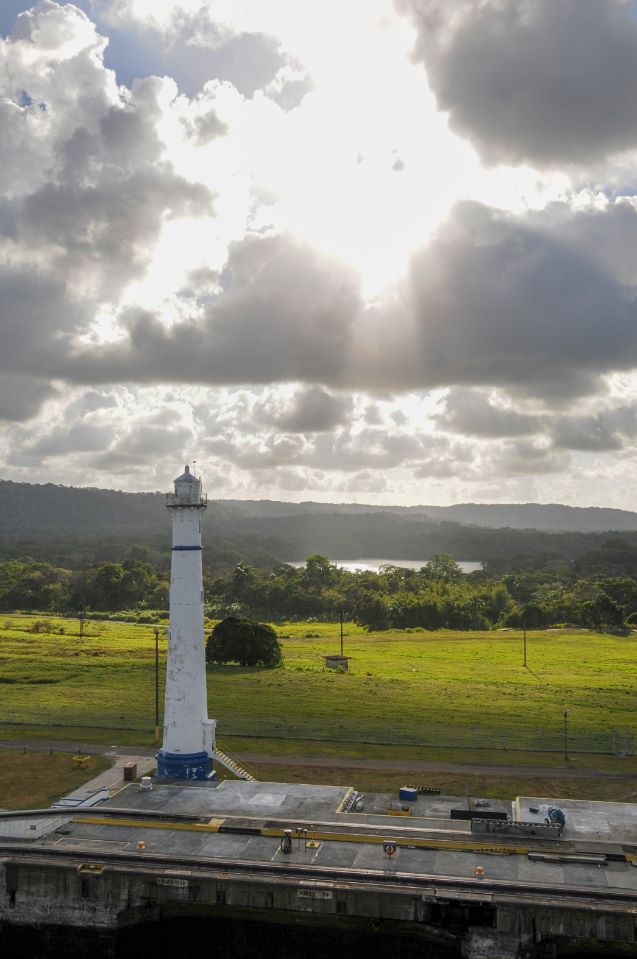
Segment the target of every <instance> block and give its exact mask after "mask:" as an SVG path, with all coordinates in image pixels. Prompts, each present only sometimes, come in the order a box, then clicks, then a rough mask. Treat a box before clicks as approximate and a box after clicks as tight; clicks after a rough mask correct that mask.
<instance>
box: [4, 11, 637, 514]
mask: <svg viewBox="0 0 637 959" xmlns="http://www.w3.org/2000/svg"><path fill="white" fill-rule="evenodd" d="M572 2H573V0H563V6H564V7H567V6H570V5H571V4H572ZM76 3H77V5H79V6H81V7H82V9H83V10H84V12H85V13H86V15H87V16H84V15H83V14H80V13H79V11H78V9H77V6H76V5H75V4H66V5H64V4H62V5H59V6H58V5H56V4H55V3H47V4H44V5H40V6H39V7H38V8H37V9H36V10H35V12H33V13H31V14H29V15H27V16H25V17H24V18H23V20H22V22H21V24H20V29H19V30H18V31H17V32H16V35H15V37H14V38H12V39H11V40H10V41H9V40H6V41H3V43H2V45H0V58H3V59H2V62H0V67H1V68H2V70H4V72H2V70H0V83H1V84H2V92H3V99H2V100H0V111H4V112H2V113H1V114H0V121H1V123H0V127H1V128H2V131H3V132H2V137H3V139H2V148H3V161H4V162H3V165H2V166H0V191H2V204H3V205H2V206H1V207H0V212H1V213H2V216H0V292H2V296H3V303H4V304H10V306H8V307H6V315H7V316H13V313H10V312H9V311H10V309H12V310H14V312H15V316H16V318H17V319H16V321H15V329H13V328H9V330H8V335H7V336H6V337H5V339H4V340H0V366H1V365H4V370H3V376H4V383H0V415H1V416H4V417H5V418H6V421H7V423H8V424H10V425H8V426H7V428H6V431H5V432H4V434H3V438H2V440H1V441H0V450H2V451H4V453H5V459H4V463H5V464H9V468H10V469H11V470H14V471H15V472H13V474H12V475H13V477H14V478H21V477H22V478H24V477H27V476H28V477H30V478H35V474H34V473H33V472H32V470H33V469H34V467H35V464H36V463H38V464H40V465H39V467H38V468H40V469H41V472H40V473H39V474H37V476H38V478H41V479H43V480H46V479H48V478H58V477H68V475H69V474H68V472H67V471H66V469H65V465H66V464H67V463H68V462H70V461H67V460H65V459H64V457H65V456H66V455H67V454H68V455H70V454H71V453H72V454H73V461H72V462H73V469H74V470H76V471H79V472H77V481H79V482H87V483H91V484H93V485H100V483H102V482H106V480H101V479H100V477H101V476H106V477H107V478H108V479H109V480H110V481H111V482H113V483H116V484H118V483H122V484H126V485H128V486H129V487H132V486H135V487H136V488H145V487H147V486H148V484H149V483H151V482H152V481H151V480H150V478H149V476H148V472H147V470H148V461H149V457H152V456H156V457H157V460H158V461H162V462H163V461H165V457H166V456H168V455H173V454H174V455H177V451H178V450H179V451H181V449H182V446H181V445H180V444H183V450H184V452H186V451H187V450H186V448H188V450H190V449H191V448H192V447H197V449H198V451H199V453H198V458H199V459H200V462H202V463H204V462H205V464H206V468H207V471H208V472H214V470H215V465H218V469H217V480H216V482H217V483H219V484H223V485H222V487H220V488H219V489H218V490H217V492H218V493H219V494H220V495H222V494H223V492H225V493H226V495H227V494H232V493H234V494H237V495H253V494H256V495H268V496H274V497H275V498H276V497H277V496H281V495H283V496H289V497H292V498H297V499H299V498H300V499H302V498H307V496H310V495H311V496H312V497H316V498H320V499H327V500H330V499H332V500H333V499H335V498H352V499H356V498H358V499H372V498H376V499H377V500H378V501H383V500H384V501H386V502H387V501H393V502H403V503H408V502H415V501H418V500H420V501H422V500H423V499H426V500H429V501H430V502H433V501H438V502H444V501H446V500H448V499H449V498H453V499H471V498H475V497H476V496H482V497H485V498H490V499H501V498H505V499H512V498H514V499H515V498H534V497H536V496H537V495H538V493H537V490H541V494H540V495H541V497H542V498H545V499H547V498H548V499H550V498H561V499H567V498H568V499H569V500H570V501H571V502H573V501H576V498H577V495H578V493H577V491H578V490H585V491H587V494H586V495H587V496H589V498H590V497H592V496H593V493H592V492H590V491H591V490H592V489H593V483H592V480H591V476H593V475H594V476H595V477H596V478H598V479H599V482H600V483H602V484H605V485H604V493H603V497H604V499H605V500H606V501H607V502H611V501H613V496H614V495H615V494H614V493H613V477H615V476H616V477H620V478H621V485H618V487H617V489H618V490H620V492H618V493H617V495H618V496H620V497H621V498H622V499H623V501H624V502H628V493H627V492H626V491H627V489H628V487H629V484H630V477H631V475H632V474H631V469H632V462H633V459H634V457H635V456H636V455H637V445H636V444H637V413H636V412H635V410H634V409H633V400H632V395H633V392H634V374H633V373H632V372H630V368H631V363H632V360H631V357H632V356H633V355H637V343H634V342H633V337H632V334H631V332H630V322H629V321H630V318H631V316H632V313H631V312H630V311H631V309H632V304H633V302H634V288H635V286H636V285H637V283H636V276H637V267H636V265H635V262H634V257H633V256H632V252H631V251H632V250H634V249H635V248H637V244H636V243H635V236H637V215H635V210H634V199H633V198H632V196H625V197H623V198H622V200H621V201H620V202H617V203H616V202H615V201H614V197H615V196H616V195H617V194H621V193H626V194H631V193H632V192H633V190H632V183H633V181H634V177H633V171H634V165H635V163H634V155H627V154H625V153H621V155H618V154H614V153H612V144H611V146H610V147H609V148H608V150H609V151H610V152H609V156H610V159H605V158H604V155H603V150H602V148H601V147H600V142H601V139H603V132H604V131H603V129H601V131H600V135H599V136H596V137H594V138H591V139H592V140H593V141H594V142H592V146H591V150H592V154H591V155H592V156H593V161H591V162H592V163H593V165H592V166H590V165H589V166H588V167H586V157H585V156H584V154H583V153H582V151H584V152H585V148H586V144H587V139H586V138H587V136H589V134H588V133H587V129H588V121H589V118H588V117H587V118H586V124H584V128H583V130H580V131H576V132H577V133H578V136H579V140H578V141H577V142H578V144H579V146H578V151H580V152H578V154H577V156H578V162H579V159H580V153H582V157H583V159H582V166H581V168H580V169H577V170H576V169H575V168H574V167H573V165H572V164H570V165H569V162H565V163H564V164H560V163H559V162H553V160H551V163H550V164H544V163H543V162H542V158H543V156H544V155H545V154H546V151H547V149H549V147H550V151H549V152H550V157H551V158H553V157H554V156H555V155H556V149H557V147H556V146H555V142H554V141H556V142H557V146H558V147H559V148H560V149H562V150H564V151H566V154H567V155H568V156H570V153H569V151H571V150H572V144H571V142H570V140H569V136H570V133H569V131H570V129H571V128H570V126H569V125H568V124H566V125H565V126H564V125H563V128H560V129H558V130H557V131H554V130H553V128H550V129H551V130H552V135H551V137H548V138H546V139H547V142H546V143H545V142H543V141H542V134H543V132H545V129H546V123H549V127H550V122H551V120H552V116H553V114H552V113H551V112H550V110H549V111H548V112H549V114H550V115H549V116H548V119H547V118H546V116H545V114H546V112H547V107H548V106H552V104H549V102H548V100H547V99H546V98H545V97H544V98H542V97H537V98H535V99H534V97H533V96H532V93H533V91H534V90H536V86H535V85H533V84H530V85H528V87H527V88H526V90H525V92H526V94H528V97H527V98H526V99H525V100H524V104H523V105H524V106H525V109H528V110H529V111H530V113H529V117H530V121H533V122H534V123H535V124H536V126H535V127H534V128H533V129H534V130H537V137H536V138H534V139H533V140H532V142H530V145H529V140H528V137H526V132H525V131H526V127H524V129H521V128H520V127H519V125H516V123H515V122H514V121H515V120H516V118H515V117H513V118H511V117H508V116H507V115H506V111H505V112H504V113H503V114H502V117H503V118H502V117H500V115H499V114H498V117H499V125H498V126H497V129H496V130H495V134H497V137H496V140H497V144H496V145H497V150H496V151H495V153H494V154H493V155H491V156H487V155H486V153H485V149H486V148H487V147H488V146H489V143H490V140H489V137H490V136H493V135H494V131H493V129H492V128H491V126H490V124H491V123H492V121H493V118H494V116H495V113H494V111H493V110H491V109H488V110H484V111H483V112H482V113H480V110H476V109H475V106H476V99H475V98H476V97H477V98H478V100H479V98H480V96H486V97H487V98H488V97H489V96H491V97H493V96H494V95H495V94H494V91H495V92H496V93H497V91H499V90H501V89H502V85H501V84H497V83H495V80H494V77H495V76H496V74H492V72H491V69H490V68H491V65H492V61H495V62H496V66H499V69H505V68H506V67H507V64H508V62H509V61H508V60H506V58H505V63H504V66H503V65H502V64H499V65H498V62H497V61H498V57H499V55H500V49H499V47H498V46H497V44H496V45H495V46H493V45H492V46H490V47H489V57H487V58H484V59H483V60H481V59H480V58H481V57H482V49H483V47H481V46H480V44H479V43H477V44H473V40H474V39H475V37H476V34H475V33H471V36H470V40H471V43H470V45H469V49H468V55H472V56H473V57H474V61H475V62H473V64H472V71H470V72H469V74H467V72H466V71H465V70H464V67H465V65H466V64H467V62H468V59H470V57H469V56H468V55H467V56H465V54H466V53H467V50H466V48H465V47H462V50H461V52H462V54H463V56H458V57H456V58H455V59H454V57H453V56H449V57H448V56H447V53H448V51H446V50H443V51H442V53H440V51H436V50H434V52H433V53H431V49H430V47H431V44H432V43H433V41H432V38H431V36H430V35H429V33H427V30H428V29H429V27H428V26H427V27H426V28H423V27H422V24H421V25H420V26H419V25H418V24H419V21H418V16H419V15H420V14H418V15H415V16H412V17H411V18H410V17H409V16H408V15H405V16H400V15H399V14H398V13H397V9H398V6H401V5H400V4H399V5H398V6H395V4H394V3H393V2H392V0H347V2H345V3H343V2H342V0H339V2H337V0H321V2H319V0H316V2H315V0H307V2H305V0H304V2H303V3H299V2H298V0H268V2H267V3H265V2H263V0H214V2H213V0H175V2H172V0H171V2H162V0H153V2H152V3H151V2H149V0H76ZM26 6H27V0H25V7H26ZM497 6H498V3H496V2H495V0H493V2H491V0H485V2H484V3H480V4H472V3H471V2H468V3H466V4H461V3H459V4H458V5H457V9H458V11H459V12H458V19H459V21H462V22H463V23H464V22H465V21H467V22H470V21H471V20H472V18H474V19H475V18H477V21H478V26H479V24H480V16H482V15H484V16H485V17H487V16H488V15H489V12H490V11H492V10H494V9H495V8H496V7H497ZM514 6H516V5H511V9H513V7H514ZM606 6H608V7H613V8H616V9H619V6H618V3H617V2H616V0H608V2H607V5H605V6H604V9H606ZM448 7H449V5H448V4H447V5H445V4H444V2H443V0H419V2H416V0H413V3H411V2H410V0H402V6H401V9H404V10H407V8H413V10H416V9H417V10H418V11H423V10H425V9H426V10H428V11H430V10H434V11H437V12H438V13H439V14H440V16H441V17H442V18H443V20H444V18H445V17H448V13H447V10H448ZM478 8H479V10H478ZM531 8H532V9H533V11H535V13H538V11H539V14H541V15H542V16H543V17H544V18H545V20H546V22H547V26H546V28H545V29H546V31H547V32H548V33H550V29H551V27H552V24H553V21H552V20H551V18H552V17H555V16H556V14H555V9H556V5H554V4H553V5H552V4H551V3H550V2H549V0H533V3H532V4H529V9H531ZM454 9H455V7H454ZM591 9H592V8H591ZM596 10H597V13H596V16H598V15H599V17H602V18H603V16H604V14H603V10H602V5H600V6H599V7H598V8H597V7H596ZM539 14H538V16H539ZM91 16H94V17H95V18H96V27H95V28H93V27H92V26H91V23H90V18H91ZM542 22H544V21H542ZM609 23H611V22H610V20H609ZM540 25H541V24H540ZM515 26H516V29H517V34H516V36H517V35H518V34H519V35H520V36H521V39H520V42H519V47H520V50H519V55H522V53H523V52H524V42H525V39H526V38H525V35H524V30H525V29H526V26H525V24H522V25H521V26H520V24H516V25H515ZM557 26H558V27H559V24H558V25H557ZM597 26H599V24H598V25H597ZM602 27H603V24H602ZM607 27H608V25H607ZM31 28H33V33H31V32H30V30H31ZM9 29H10V26H9ZM538 29H539V28H538ZM608 30H611V33H612V23H611V25H610V27H608ZM608 30H607V32H608ZM514 32H515V31H514ZM596 35H597V34H596ZM109 36H110V40H111V47H110V48H108V49H107V58H106V64H107V65H108V66H109V67H110V68H111V69H107V68H105V65H104V62H103V61H102V51H103V46H104V43H103V40H102V39H101V37H109ZM534 36H535V35H534ZM423 37H424V39H423ZM485 37H486V42H487V45H488V42H489V38H491V37H492V32H489V31H485ZM122 38H124V40H122ZM536 39H537V38H536ZM540 39H541V37H540ZM611 39H612V36H611ZM461 40H462V37H461ZM465 40H466V37H465ZM531 40H532V41H533V42H535V40H534V37H533V36H532V37H531ZM613 42H614V41H613ZM118 43H119V44H120V48H119V53H118V54H117V53H116V55H115V56H113V58H112V59H110V60H109V57H108V54H109V51H110V52H112V51H113V48H115V47H116V46H117V44H118ZM419 44H420V46H419ZM471 44H473V46H472V45H471ZM428 45H429V46H428ZM635 46H636V48H637V43H636V44H635ZM545 47H546V45H545V44H542V43H540V42H539V40H538V50H544V49H545ZM423 49H424V50H425V53H424V54H423V52H422V51H423ZM596 49H597V48H596ZM599 49H600V50H602V51H603V49H605V48H604V47H603V45H600V47H599ZM507 50H508V44H507ZM620 52H621V51H620ZM451 53H452V54H453V50H452V51H451ZM118 56H119V61H118ZM127 57H128V58H129V63H128V64H126V63H124V64H123V67H124V72H123V73H120V72H117V82H116V74H115V73H114V72H113V70H115V69H117V65H118V62H119V64H120V66H121V65H122V61H123V60H125V59H126V58H127ZM436 58H437V59H436ZM190 61H192V62H193V63H195V62H196V63H197V64H198V66H197V67H196V68H193V69H190V67H191V62H190ZM533 62H535V61H533ZM630 62H631V63H632V62H633V60H632V59H631V61H630ZM634 62H637V54H636V56H635V57H634ZM612 66H613V64H612V63H611V64H609V65H608V69H605V71H604V73H603V74H600V76H601V75H603V76H607V75H609V69H610V68H612ZM127 67H128V69H127ZM567 68H568V64H566V65H565V66H564V69H565V70H566V69H567ZM560 69H562V67H560ZM136 70H138V71H139V73H140V79H137V80H136V79H135V77H136V76H137V74H136V72H135V71H136ZM610 74H612V69H610ZM467 76H469V81H468V80H467ZM516 76H517V73H516V70H513V76H509V80H510V82H512V83H513V82H515V81H516ZM560 76H561V74H560ZM622 76H623V74H622ZM475 77H477V80H478V81H480V79H481V78H482V80H484V81H485V82H484V84H483V86H482V87H480V84H479V83H477V87H478V89H475V87H476V84H474V83H472V82H471V80H472V79H473V78H475ZM441 78H442V80H441ZM485 78H486V79H485ZM442 81H444V83H443V82H442ZM491 81H493V82H491ZM118 83H119V86H118ZM598 85H599V84H598ZM567 86H568V84H567ZM626 86H627V85H626V84H623V83H619V82H616V83H615V88H616V90H617V91H620V90H622V89H625V88H626ZM628 86H630V85H628ZM571 88H572V87H571V86H569V87H568V89H571ZM505 89H507V88H506V87H505ZM441 90H442V93H441ZM560 91H561V87H560V85H559V84H557V85H556V86H555V88H554V92H555V95H556V96H557V98H558V99H559V95H560ZM434 93H435V94H436V95H437V97H438V99H436V96H434ZM445 96H446V97H447V99H448V110H449V112H448V113H446V112H444V111H442V110H441V109H440V104H441V102H442V100H443V99H444V97H445ZM496 99H497V97H496ZM536 100H537V102H536ZM29 101H30V102H29ZM529 101H530V105H529ZM445 102H447V101H445ZM613 102H614V101H613ZM41 104H42V105H44V106H41ZM467 104H471V105H472V109H471V110H470V109H469V108H468V106H467ZM478 105H479V104H478ZM501 105H503V106H504V107H506V103H503V104H501ZM631 109H632V106H631V103H630V102H626V103H623V106H622V111H623V112H622V114H621V115H622V116H624V117H626V116H627V117H629V118H630V116H631V114H630V110H631ZM568 116H569V118H570V117H571V114H570V113H569V114H568ZM458 118H460V120H459V119H458ZM593 119H595V118H592V119H591V120H590V122H592V121H593ZM600 122H601V121H600ZM614 122H615V121H614ZM463 124H464V127H463ZM472 124H473V125H472ZM507 124H508V125H507ZM543 124H544V125H543ZM620 126H621V128H622V130H624V129H637V125H635V124H633V125H632V126H631V124H630V123H624V124H623V126H622V125H621V124H620ZM454 131H456V132H454ZM457 131H461V133H458V132H457ZM620 132H621V131H620ZM522 134H524V135H522ZM622 136H623V134H622ZM620 139H621V138H620ZM518 141H519V142H518ZM613 142H615V141H613ZM547 143H548V146H547ZM621 143H624V139H621ZM580 148H581V149H580ZM542 150H544V153H542ZM485 156H487V158H486V159H485ZM600 156H602V159H600ZM538 157H539V159H538ZM631 157H632V159H631ZM622 183H623V184H624V187H623V189H622ZM463 201H469V202H463ZM22 331H24V334H25V339H26V336H27V331H28V340H27V345H26V346H24V345H23V344H22V338H21V335H20V334H21V332H22ZM2 333H3V330H2V329H0V336H2ZM529 356H532V357H533V362H532V363H531V364H530V363H529V360H528V358H529ZM12 377H13V379H12ZM7 384H8V385H7ZM350 401H351V402H350ZM43 403H44V404H45V406H42V404H43ZM102 403H105V404H106V406H104V407H102V406H100V405H99V404H102ZM133 407H135V409H134V411H133ZM40 409H42V412H41V413H40V412H39V411H40ZM163 410H165V411H166V414H165V415H166V417H167V427H166V428H167V433H166V437H165V438H164V439H162V435H161V425H162V411H163ZM184 410H185V411H190V414H189V415H186V414H185V413H184V412H183V411H184ZM72 420H75V422H77V423H79V424H80V427H79V428H78V429H74V428H71V429H69V431H68V433H66V432H65V429H66V425H67V421H68V422H69V423H70V422H71V421H72ZM168 421H170V422H168ZM53 423H54V424H55V426H56V434H55V442H54V443H52V442H47V439H46V437H47V431H48V430H49V429H50V427H51V424H53ZM93 426H95V428H96V429H99V431H100V432H99V436H100V442H102V444H103V447H104V449H103V455H101V456H99V457H97V458H96V450H95V442H94V440H91V430H92V428H93ZM81 442H85V443H89V445H86V447H85V449H84V450H83V449H82V447H81ZM91 442H92V445H90V443H91ZM42 464H43V465H42ZM170 470H172V467H170V468H169V473H168V474H167V478H170ZM114 477H116V479H113V478H114ZM538 477H539V479H538ZM157 484H158V485H163V480H161V478H158V479H157ZM615 502H617V500H616V499H615Z"/></svg>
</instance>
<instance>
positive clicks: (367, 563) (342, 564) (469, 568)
mask: <svg viewBox="0 0 637 959" xmlns="http://www.w3.org/2000/svg"><path fill="white" fill-rule="evenodd" d="M330 562H331V563H334V565H335V566H338V567H339V569H346V570H347V571H348V572H350V573H355V572H356V570H357V569H360V570H362V571H363V572H365V573H369V572H371V573H377V572H378V570H379V569H380V567H381V566H402V567H404V568H405V569H421V568H422V567H423V566H425V565H426V563H427V560H426V559H332V560H330ZM456 562H457V563H458V566H459V567H460V568H461V570H462V572H463V573H473V572H474V571H475V570H477V569H482V563H472V562H468V561H465V560H456ZM289 565H290V566H294V567H296V569H300V568H301V566H305V562H303V563H298V562H294V563H289Z"/></svg>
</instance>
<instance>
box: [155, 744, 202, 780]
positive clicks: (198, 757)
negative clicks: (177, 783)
mask: <svg viewBox="0 0 637 959" xmlns="http://www.w3.org/2000/svg"><path fill="white" fill-rule="evenodd" d="M155 759H156V760H157V779H198V780H208V779H211V778H212V777H211V775H210V774H211V772H212V759H211V757H210V756H209V755H208V753H205V752H201V753H165V752H164V751H163V749H160V751H159V752H158V753H157V754H156V756H155Z"/></svg>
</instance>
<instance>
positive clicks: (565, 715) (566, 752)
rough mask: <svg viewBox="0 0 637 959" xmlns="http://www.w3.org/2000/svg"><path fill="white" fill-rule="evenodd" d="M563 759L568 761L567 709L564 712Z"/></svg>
mask: <svg viewBox="0 0 637 959" xmlns="http://www.w3.org/2000/svg"><path fill="white" fill-rule="evenodd" d="M564 759H568V709H565V710H564Z"/></svg>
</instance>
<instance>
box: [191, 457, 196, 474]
mask: <svg viewBox="0 0 637 959" xmlns="http://www.w3.org/2000/svg"><path fill="white" fill-rule="evenodd" d="M192 475H193V476H196V475H197V460H193V461H192Z"/></svg>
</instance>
